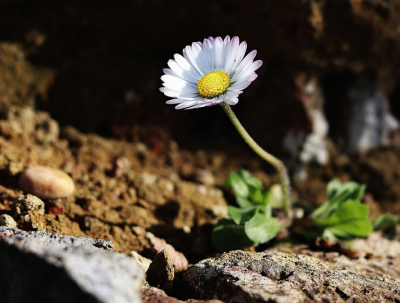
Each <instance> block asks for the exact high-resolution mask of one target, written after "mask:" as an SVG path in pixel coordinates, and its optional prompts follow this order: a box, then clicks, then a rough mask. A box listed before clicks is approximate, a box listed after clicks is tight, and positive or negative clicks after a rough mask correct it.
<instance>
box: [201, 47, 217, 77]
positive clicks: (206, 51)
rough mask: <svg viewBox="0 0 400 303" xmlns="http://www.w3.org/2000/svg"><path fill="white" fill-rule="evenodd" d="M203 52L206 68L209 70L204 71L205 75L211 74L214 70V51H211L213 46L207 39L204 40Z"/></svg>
mask: <svg viewBox="0 0 400 303" xmlns="http://www.w3.org/2000/svg"><path fill="white" fill-rule="evenodd" d="M203 52H204V54H205V56H206V59H207V61H208V67H209V69H208V70H206V72H207V73H209V72H212V71H213V70H215V67H214V49H213V44H212V43H211V42H210V40H208V39H204V42H203Z"/></svg>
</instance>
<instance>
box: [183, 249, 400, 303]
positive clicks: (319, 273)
mask: <svg viewBox="0 0 400 303" xmlns="http://www.w3.org/2000/svg"><path fill="white" fill-rule="evenodd" d="M371 268H373V266H371ZM184 281H185V283H186V284H187V285H188V287H190V288H191V289H192V290H193V291H194V293H195V296H197V297H199V298H202V299H207V298H217V299H220V300H223V301H226V302H277V303H280V302H282V303H284V302H293V303H295V302H343V301H346V300H349V301H352V302H397V301H398V300H399V299H400V283H399V282H398V280H395V279H392V278H390V277H388V276H387V275H380V274H374V275H371V276H370V277H366V276H363V275H360V274H357V273H354V272H352V271H349V270H347V268H346V267H345V268H341V267H337V268H335V266H333V265H331V264H330V263H327V262H323V261H320V260H318V259H316V258H313V257H310V256H306V255H296V254H286V253H273V252H262V253H252V252H244V251H231V252H228V253H225V254H223V255H221V256H220V257H218V258H215V259H211V260H203V261H201V262H199V263H197V264H196V265H194V266H192V267H190V268H188V270H187V271H186V272H185V274H184Z"/></svg>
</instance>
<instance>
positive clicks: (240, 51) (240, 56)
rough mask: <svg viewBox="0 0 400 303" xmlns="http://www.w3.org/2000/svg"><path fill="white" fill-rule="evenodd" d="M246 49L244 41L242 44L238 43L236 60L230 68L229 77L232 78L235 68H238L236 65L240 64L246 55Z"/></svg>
mask: <svg viewBox="0 0 400 303" xmlns="http://www.w3.org/2000/svg"><path fill="white" fill-rule="evenodd" d="M246 49H247V43H246V41H243V42H242V43H240V45H239V47H238V50H237V53H236V58H235V60H234V64H233V66H232V69H231V71H230V72H231V73H230V74H229V75H230V76H232V74H233V73H234V72H235V70H236V68H237V67H238V65H239V64H240V62H242V59H243V57H244V55H245V54H246Z"/></svg>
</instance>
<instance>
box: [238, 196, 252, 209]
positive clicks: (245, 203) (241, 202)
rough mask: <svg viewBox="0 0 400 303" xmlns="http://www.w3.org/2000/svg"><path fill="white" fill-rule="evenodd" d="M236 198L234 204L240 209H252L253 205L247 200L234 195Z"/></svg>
mask: <svg viewBox="0 0 400 303" xmlns="http://www.w3.org/2000/svg"><path fill="white" fill-rule="evenodd" d="M235 198H236V203H237V204H238V205H239V206H240V207H241V208H249V207H254V204H253V203H252V202H251V201H250V200H249V199H247V198H245V197H242V196H238V195H235Z"/></svg>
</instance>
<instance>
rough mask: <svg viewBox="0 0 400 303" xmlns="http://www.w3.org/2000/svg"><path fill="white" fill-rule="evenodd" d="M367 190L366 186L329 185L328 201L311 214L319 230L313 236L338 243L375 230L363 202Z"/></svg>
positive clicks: (331, 182)
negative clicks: (338, 239) (339, 239)
mask: <svg viewBox="0 0 400 303" xmlns="http://www.w3.org/2000/svg"><path fill="white" fill-rule="evenodd" d="M364 190H365V186H364V185H361V184H358V183H356V182H344V183H342V182H340V181H339V180H338V179H333V180H332V181H330V182H329V183H328V185H327V193H328V200H327V201H326V202H325V203H324V204H323V205H321V206H320V207H319V208H317V209H316V210H315V211H314V212H313V213H312V214H311V218H312V221H313V225H314V227H316V230H314V232H313V234H314V235H316V234H319V235H321V236H322V237H323V238H328V239H331V240H333V241H337V237H339V238H351V237H365V236H368V235H369V234H370V233H371V232H372V230H373V226H372V223H371V221H370V220H369V219H368V213H369V209H368V206H367V205H365V204H362V203H361V202H360V199H361V198H362V196H363V195H364ZM315 232H316V233H315ZM309 234H310V233H309Z"/></svg>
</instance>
